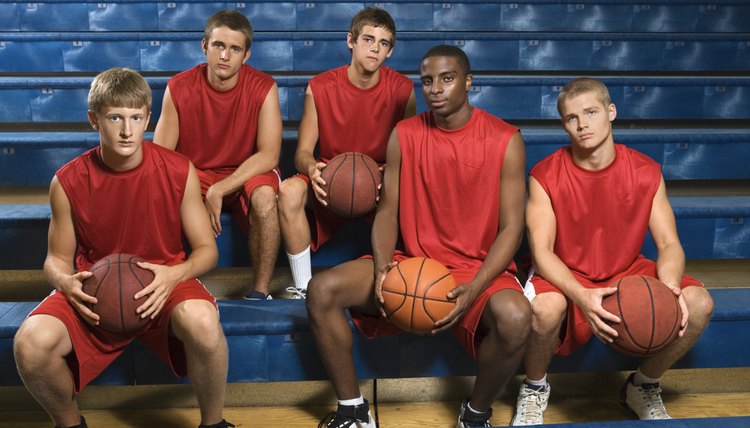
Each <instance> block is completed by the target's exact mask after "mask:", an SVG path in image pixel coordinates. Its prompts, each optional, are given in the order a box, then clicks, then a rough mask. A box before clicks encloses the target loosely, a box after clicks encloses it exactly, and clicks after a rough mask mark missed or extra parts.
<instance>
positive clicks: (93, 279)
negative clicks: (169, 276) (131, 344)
mask: <svg viewBox="0 0 750 428" xmlns="http://www.w3.org/2000/svg"><path fill="white" fill-rule="evenodd" d="M137 262H145V260H144V259H142V258H140V257H138V256H133V255H130V254H112V255H109V256H107V257H105V258H103V259H101V260H99V261H98V262H96V263H95V264H94V265H93V266H91V268H90V269H89V271H90V272H92V273H93V275H91V276H90V277H88V278H86V279H85V280H84V281H83V292H84V293H86V294H88V295H90V296H94V297H96V298H97V300H98V301H97V303H96V304H94V305H89V307H90V309H91V310H92V311H93V312H94V313H96V314H97V315H99V326H100V327H101V328H103V329H105V330H107V331H111V332H115V333H132V332H135V331H139V330H141V329H143V328H144V327H146V325H147V324H148V323H149V321H150V319H149V318H145V319H143V318H141V316H140V315H139V314H137V313H136V312H135V310H136V309H137V308H138V307H139V306H141V305H142V304H143V303H144V302H145V301H146V299H147V297H148V296H144V297H141V298H140V299H138V300H135V299H133V296H134V295H135V293H137V292H139V291H141V290H142V289H144V288H145V287H146V286H147V285H149V284H151V281H153V280H154V273H153V272H151V271H150V270H146V269H141V268H140V267H138V265H137V264H136V263H137Z"/></svg>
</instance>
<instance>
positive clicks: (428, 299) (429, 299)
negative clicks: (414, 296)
mask: <svg viewBox="0 0 750 428" xmlns="http://www.w3.org/2000/svg"><path fill="white" fill-rule="evenodd" d="M450 276H451V273H450V272H446V274H445V275H443V276H441V277H440V278H438V279H436V280H435V281H432V284H429V285H427V287H426V288H425V290H424V293H423V294H422V295H421V296H420V299H421V300H422V309H423V310H424V313H425V314H427V316H428V317H430V319H431V320H432V321H433V322H437V321H439V320H436V319H435V318H434V317H433V316H432V314H431V313H430V309H429V305H427V302H446V300H444V299H438V298H436V297H428V296H427V293H429V292H430V289H431V288H432V287H433V286H435V285H437V284H438V283H439V282H440V281H442V280H444V279H445V278H448V277H450Z"/></svg>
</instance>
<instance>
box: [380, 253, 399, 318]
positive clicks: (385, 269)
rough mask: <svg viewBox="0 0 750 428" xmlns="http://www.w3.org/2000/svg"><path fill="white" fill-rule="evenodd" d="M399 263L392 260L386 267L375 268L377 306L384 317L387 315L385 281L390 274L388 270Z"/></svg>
mask: <svg viewBox="0 0 750 428" xmlns="http://www.w3.org/2000/svg"><path fill="white" fill-rule="evenodd" d="M397 264H398V263H396V262H394V261H391V262H390V263H388V264H387V265H385V266H384V267H382V268H380V269H376V270H375V306H376V307H377V308H378V312H380V316H381V317H383V318H385V316H386V313H385V308H383V304H384V303H385V299H383V282H385V277H386V275H388V272H390V270H391V269H393V268H394V267H396V265H397Z"/></svg>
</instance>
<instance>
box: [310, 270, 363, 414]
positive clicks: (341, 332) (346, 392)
mask: <svg viewBox="0 0 750 428" xmlns="http://www.w3.org/2000/svg"><path fill="white" fill-rule="evenodd" d="M374 275H375V274H374V267H373V262H372V260H365V259H360V260H354V261H351V262H348V263H344V264H342V265H339V266H336V267H334V268H332V269H330V270H327V271H325V272H322V273H320V274H317V275H315V276H314V277H313V279H312V280H311V281H310V286H309V287H308V294H307V301H306V303H307V313H308V316H309V318H310V327H311V330H312V333H313V336H314V337H315V343H316V345H317V347H318V353H319V354H320V358H321V359H322V360H323V365H324V366H325V368H326V370H327V371H328V376H329V377H330V378H331V382H332V383H333V388H334V390H335V391H336V395H337V396H338V398H339V400H348V399H353V398H357V397H359V396H360V391H359V381H358V380H357V373H356V371H355V369H354V358H353V356H352V340H353V339H352V330H351V327H349V322H348V321H347V319H346V316H345V314H344V310H345V309H346V308H355V309H356V310H358V311H360V312H363V313H369V314H376V313H377V311H376V309H375V303H374V297H373V286H374V282H375V278H374Z"/></svg>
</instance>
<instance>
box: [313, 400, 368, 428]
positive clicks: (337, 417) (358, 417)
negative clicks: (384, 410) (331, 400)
mask: <svg viewBox="0 0 750 428" xmlns="http://www.w3.org/2000/svg"><path fill="white" fill-rule="evenodd" d="M324 427H325V428H350V427H351V428H375V421H374V420H373V419H372V416H371V415H370V405H369V403H368V402H367V400H365V403H364V404H360V405H359V406H342V405H341V404H339V407H338V408H337V409H336V411H335V412H331V413H329V414H327V415H325V417H324V418H323V419H322V420H321V421H320V423H319V424H318V428H324Z"/></svg>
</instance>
